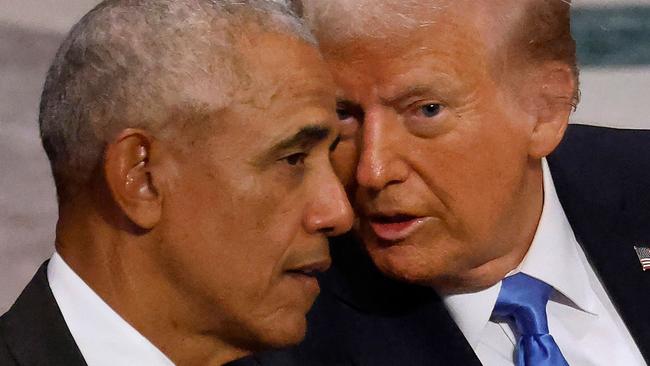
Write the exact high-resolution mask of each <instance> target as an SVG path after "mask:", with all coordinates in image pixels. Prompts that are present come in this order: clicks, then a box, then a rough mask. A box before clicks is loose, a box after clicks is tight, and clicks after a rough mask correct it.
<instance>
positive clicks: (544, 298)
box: [492, 273, 569, 366]
mask: <svg viewBox="0 0 650 366" xmlns="http://www.w3.org/2000/svg"><path fill="white" fill-rule="evenodd" d="M552 290H553V288H552V287H551V286H549V285H548V284H546V283H544V282H542V281H540V280H538V279H535V278H533V277H530V276H528V275H526V274H524V273H517V274H516V275H513V276H510V277H507V278H505V279H504V280H503V282H502V284H501V292H499V297H498V299H497V303H496V305H495V306H494V311H493V312H492V315H493V316H494V317H496V318H500V319H504V320H509V321H513V322H514V325H515V328H516V329H517V332H518V333H519V341H518V342H517V348H516V350H515V365H517V366H568V365H569V364H568V363H567V361H566V360H565V359H564V356H562V352H560V348H559V347H558V346H557V343H555V340H554V339H553V337H552V336H551V335H550V334H548V323H547V320H546V303H548V298H549V296H551V291H552Z"/></svg>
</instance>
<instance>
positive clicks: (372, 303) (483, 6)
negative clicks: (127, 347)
mask: <svg viewBox="0 0 650 366" xmlns="http://www.w3.org/2000/svg"><path fill="white" fill-rule="evenodd" d="M305 12H306V14H307V17H308V19H309V22H310V23H311V25H312V27H313V29H314V31H315V33H316V36H317V38H318V39H319V42H320V46H321V49H322V51H323V53H324V55H325V58H326V60H327V62H328V64H329V65H330V68H331V70H332V71H333V73H334V77H335V80H336V82H337V83H338V84H339V86H340V87H341V94H340V98H339V100H340V101H339V117H340V119H341V123H342V131H343V140H342V142H341V144H340V147H339V149H338V150H337V152H336V153H335V155H334V163H335V168H336V169H337V171H338V173H339V175H340V176H341V177H343V179H344V180H346V183H347V188H348V192H349V195H350V197H351V200H352V201H353V202H354V205H355V206H356V211H357V214H358V216H359V224H358V226H356V227H355V230H354V231H355V233H354V234H353V235H350V236H347V237H344V238H341V239H338V240H336V242H337V243H346V245H343V246H333V247H332V250H333V258H334V265H333V269H332V270H331V271H330V272H329V273H328V274H326V275H325V276H323V277H322V278H321V285H322V287H323V293H322V295H321V297H320V298H319V299H318V300H317V303H316V305H315V307H314V309H313V310H312V312H311V313H310V315H309V321H310V328H309V331H308V334H307V338H306V340H305V342H304V343H303V344H302V345H301V346H300V347H298V348H296V349H293V350H291V351H288V352H280V353H274V354H270V355H263V356H260V357H259V358H260V359H261V360H263V361H265V362H263V364H276V365H294V364H297V365H310V366H315V365H355V366H362V365H367V366H382V365H385V366H393V365H400V366H406V365H423V366H424V365H436V364H439V365H478V364H480V363H482V364H484V365H519V366H523V365H527V366H532V365H566V364H571V365H603V366H605V365H645V364H646V363H647V361H648V360H650V346H649V345H650V312H648V311H647V309H649V308H650V292H649V290H650V272H644V269H645V268H646V267H644V266H642V265H641V263H640V261H639V258H642V259H643V258H646V259H648V258H647V257H648V256H649V254H648V253H650V251H648V249H644V248H643V247H646V248H647V247H649V246H650V225H648V223H650V194H648V192H647V187H649V186H650V133H648V132H647V131H621V130H614V129H607V128H597V127H590V126H569V125H568V121H569V116H570V114H571V112H572V109H573V108H574V107H575V106H576V104H577V102H578V72H577V67H576V54H575V42H574V41H573V39H572V37H571V29H570V3H569V2H568V1H563V0H526V1H520V0H419V1H416V0H403V1H397V0H394V1H393V0H373V1H371V0H328V1H318V0H313V1H309V2H307V4H306V6H305ZM604 102H606V101H604Z"/></svg>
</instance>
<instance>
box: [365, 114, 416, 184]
mask: <svg viewBox="0 0 650 366" xmlns="http://www.w3.org/2000/svg"><path fill="white" fill-rule="evenodd" d="M401 133H402V131H400V129H399V121H398V119H397V116H395V115H393V113H390V112H388V111H383V110H379V111H375V112H371V113H367V114H366V116H365V119H364V122H363V124H362V127H361V143H360V147H359V163H358V166H357V183H358V184H359V186H360V187H363V188H366V189H370V190H373V191H380V190H382V189H383V188H385V187H386V186H388V185H390V184H395V183H401V182H403V181H404V180H406V178H407V177H408V173H409V169H408V166H407V165H406V163H405V162H404V161H403V160H402V159H400V158H399V151H400V150H401V149H404V148H407V147H405V146H402V145H403V144H404V142H403V141H401V140H400V135H401Z"/></svg>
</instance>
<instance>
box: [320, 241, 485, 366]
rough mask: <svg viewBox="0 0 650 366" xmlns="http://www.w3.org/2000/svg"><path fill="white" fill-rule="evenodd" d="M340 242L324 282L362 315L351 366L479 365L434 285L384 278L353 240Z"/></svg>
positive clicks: (324, 284) (335, 247)
mask: <svg viewBox="0 0 650 366" xmlns="http://www.w3.org/2000/svg"><path fill="white" fill-rule="evenodd" d="M338 240H339V241H340V240H344V241H346V242H345V243H340V245H338V244H337V243H333V244H334V245H333V246H332V258H333V261H334V263H336V266H335V267H334V268H332V270H331V271H330V273H329V274H328V275H327V276H326V277H327V278H326V279H324V280H323V281H322V282H323V287H324V288H326V289H327V291H330V292H332V294H333V296H334V297H335V298H336V299H338V300H337V301H339V302H342V303H343V304H345V305H346V306H348V307H349V308H352V309H355V311H356V313H357V314H359V317H358V318H357V319H356V320H355V321H357V322H358V324H357V326H356V330H357V331H356V332H355V334H354V342H353V343H354V345H353V348H354V350H352V351H351V354H352V355H353V358H354V361H353V362H352V365H360V366H361V365H373V366H374V365H400V364H402V365H409V366H416V365H422V366H425V365H426V366H430V365H480V362H479V360H478V358H477V356H476V355H475V354H474V351H473V350H472V348H471V346H470V345H469V343H468V342H467V341H466V339H465V337H464V336H463V334H462V332H461V331H460V329H458V327H457V325H456V323H455V322H454V321H453V319H452V318H451V316H450V315H449V312H448V311H447V309H446V308H445V306H444V304H443V302H442V300H441V299H440V297H439V296H438V295H437V294H436V293H435V292H434V291H433V290H432V289H430V288H427V287H420V286H415V285H408V284H405V283H402V282H399V281H393V280H391V279H388V278H386V277H384V276H383V275H382V274H381V273H380V272H379V270H378V269H377V268H376V267H375V266H374V265H373V264H372V261H371V260H370V258H368V256H367V255H366V254H365V253H364V252H363V250H362V249H360V247H359V245H358V242H357V241H356V240H355V239H354V238H351V237H347V238H345V237H344V238H339V239H338ZM330 306H335V305H333V304H332V305H330Z"/></svg>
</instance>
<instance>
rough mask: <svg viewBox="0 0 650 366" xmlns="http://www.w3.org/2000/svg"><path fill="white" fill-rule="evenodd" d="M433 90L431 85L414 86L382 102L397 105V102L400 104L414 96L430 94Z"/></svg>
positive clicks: (383, 99)
mask: <svg viewBox="0 0 650 366" xmlns="http://www.w3.org/2000/svg"><path fill="white" fill-rule="evenodd" d="M433 90H434V88H433V87H432V86H431V85H413V86H410V87H408V88H406V89H405V90H403V91H401V92H400V93H398V94H396V95H393V96H391V97H388V98H383V97H382V98H381V101H382V103H383V104H388V105H390V104H395V103H396V102H400V101H403V100H405V99H408V98H411V97H414V96H419V95H424V94H430V93H431V92H432V91H433Z"/></svg>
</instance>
